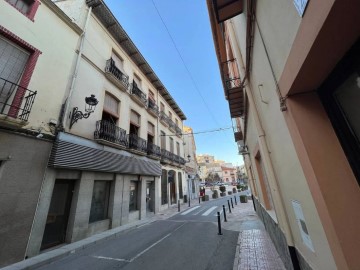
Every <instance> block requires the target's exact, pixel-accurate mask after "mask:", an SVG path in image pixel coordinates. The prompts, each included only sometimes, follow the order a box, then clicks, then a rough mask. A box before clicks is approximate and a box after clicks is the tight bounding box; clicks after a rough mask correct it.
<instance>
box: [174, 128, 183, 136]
mask: <svg viewBox="0 0 360 270" xmlns="http://www.w3.org/2000/svg"><path fill="white" fill-rule="evenodd" d="M175 132H176V135H178V136H181V135H182V131H181V128H179V127H178V126H175Z"/></svg>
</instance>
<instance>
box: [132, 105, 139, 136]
mask: <svg viewBox="0 0 360 270" xmlns="http://www.w3.org/2000/svg"><path fill="white" fill-rule="evenodd" d="M139 129H140V115H139V114H138V113H136V112H135V111H133V110H131V112H130V134H134V135H136V136H139Z"/></svg>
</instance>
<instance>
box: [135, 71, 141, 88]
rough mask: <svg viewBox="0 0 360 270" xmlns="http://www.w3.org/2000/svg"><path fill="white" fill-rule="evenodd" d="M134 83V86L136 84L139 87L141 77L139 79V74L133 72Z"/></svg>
mask: <svg viewBox="0 0 360 270" xmlns="http://www.w3.org/2000/svg"><path fill="white" fill-rule="evenodd" d="M134 84H135V86H137V87H138V88H139V89H140V88H141V79H140V78H139V76H137V75H136V74H134Z"/></svg>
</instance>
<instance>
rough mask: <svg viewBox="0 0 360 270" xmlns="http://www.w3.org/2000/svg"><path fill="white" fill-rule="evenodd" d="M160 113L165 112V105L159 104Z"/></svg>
mask: <svg viewBox="0 0 360 270" xmlns="http://www.w3.org/2000/svg"><path fill="white" fill-rule="evenodd" d="M160 112H165V105H164V104H163V103H161V102H160Z"/></svg>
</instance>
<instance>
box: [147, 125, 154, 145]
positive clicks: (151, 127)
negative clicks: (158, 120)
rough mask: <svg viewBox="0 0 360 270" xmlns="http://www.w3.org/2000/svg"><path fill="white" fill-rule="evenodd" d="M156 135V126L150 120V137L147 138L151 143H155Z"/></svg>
mask: <svg viewBox="0 0 360 270" xmlns="http://www.w3.org/2000/svg"><path fill="white" fill-rule="evenodd" d="M154 136H155V126H154V125H153V124H152V123H151V122H148V138H147V141H148V143H151V144H153V143H154Z"/></svg>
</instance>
